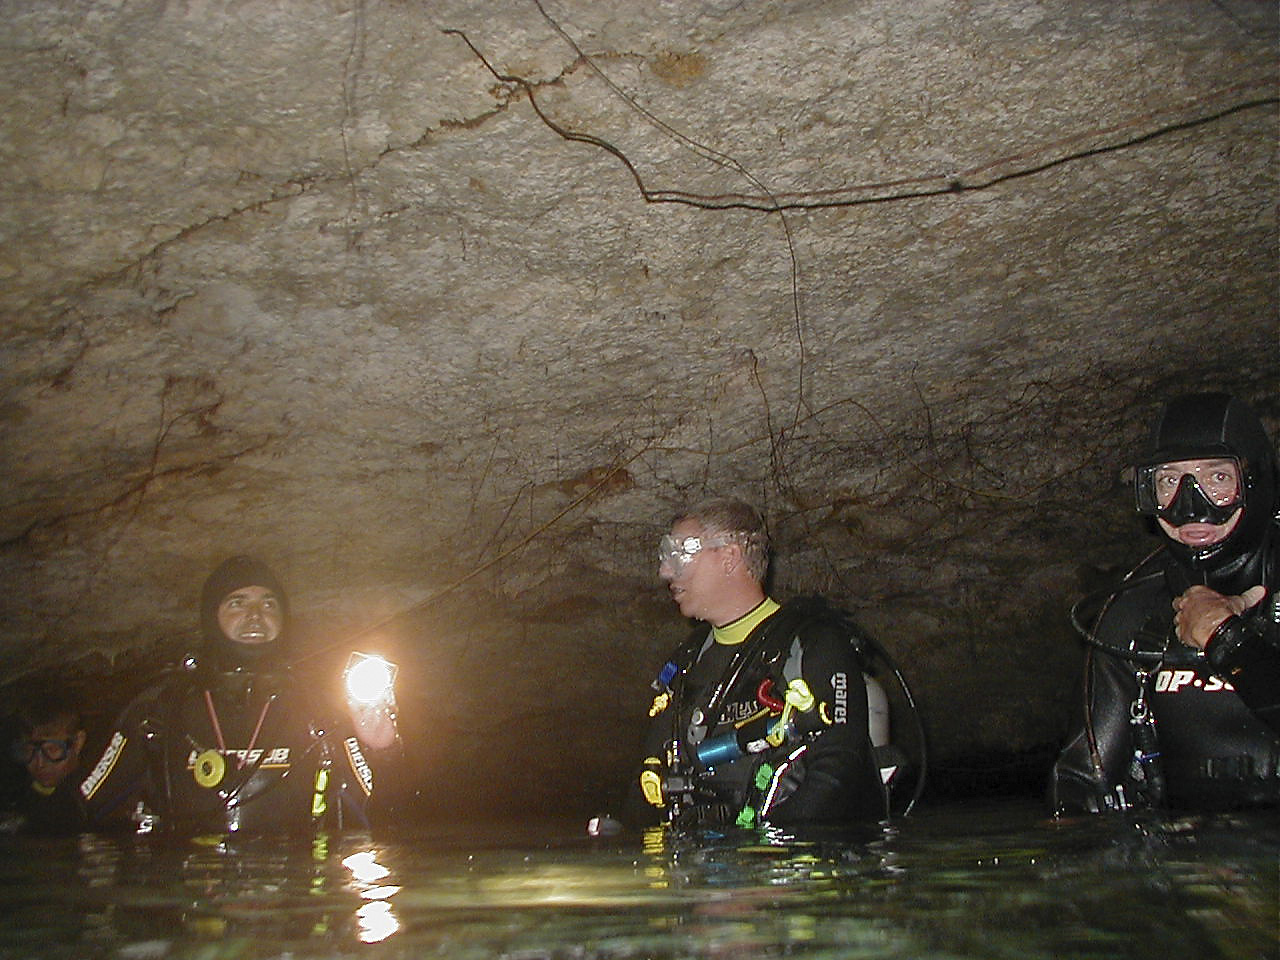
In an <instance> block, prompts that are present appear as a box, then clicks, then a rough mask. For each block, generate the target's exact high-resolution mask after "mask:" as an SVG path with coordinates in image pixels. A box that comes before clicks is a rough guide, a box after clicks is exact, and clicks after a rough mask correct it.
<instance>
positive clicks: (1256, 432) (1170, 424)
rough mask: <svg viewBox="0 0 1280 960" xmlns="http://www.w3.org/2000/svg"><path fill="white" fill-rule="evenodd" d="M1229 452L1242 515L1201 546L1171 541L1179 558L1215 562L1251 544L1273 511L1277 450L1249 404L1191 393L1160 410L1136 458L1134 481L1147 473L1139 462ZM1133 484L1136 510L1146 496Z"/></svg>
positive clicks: (1227, 396)
mask: <svg viewBox="0 0 1280 960" xmlns="http://www.w3.org/2000/svg"><path fill="white" fill-rule="evenodd" d="M1215 457H1223V458H1226V457H1233V458H1235V459H1236V460H1238V461H1239V462H1240V465H1241V467H1242V469H1243V476H1242V477H1241V478H1240V480H1241V493H1240V505H1241V508H1242V511H1243V513H1242V515H1241V517H1240V521H1239V523H1237V524H1236V527H1235V529H1234V530H1232V532H1231V534H1230V536H1228V537H1227V538H1226V539H1225V540H1222V541H1219V542H1218V543H1215V544H1212V545H1211V546H1209V547H1207V548H1203V549H1198V550H1192V549H1190V548H1189V547H1185V546H1183V545H1181V544H1178V543H1173V544H1172V549H1173V550H1174V553H1175V554H1176V555H1177V556H1178V558H1179V560H1182V561H1184V562H1189V563H1191V564H1192V565H1196V566H1200V565H1209V566H1217V565H1219V564H1222V563H1227V562H1230V561H1231V560H1233V559H1235V558H1236V557H1239V556H1240V555H1241V554H1243V553H1246V552H1248V551H1251V550H1253V549H1254V548H1255V547H1256V546H1257V545H1258V544H1259V543H1260V542H1261V540H1262V537H1263V535H1264V533H1265V531H1266V529H1267V526H1268V525H1269V524H1270V523H1271V522H1272V519H1273V518H1274V516H1275V512H1276V452H1275V448H1274V447H1273V446H1272V445H1271V440H1270V439H1269V438H1268V437H1267V432H1266V430H1265V428H1264V427H1263V426H1262V421H1261V420H1260V419H1259V418H1258V415H1257V414H1256V413H1255V412H1254V411H1253V409H1252V408H1251V407H1249V405H1248V404H1246V403H1244V401H1242V400H1239V399H1237V398H1235V397H1233V396H1231V395H1230V394H1226V393H1196V394H1188V395H1186V396H1181V397H1177V398H1175V399H1173V400H1171V401H1169V402H1168V403H1167V404H1165V406H1164V409H1163V410H1161V412H1160V415H1159V417H1157V419H1156V422H1155V426H1154V428H1153V429H1152V431H1151V436H1150V437H1149V438H1148V440H1147V442H1146V444H1145V445H1144V446H1143V448H1142V450H1141V452H1140V453H1139V456H1138V458H1137V461H1136V464H1135V465H1136V466H1137V467H1138V470H1137V471H1136V477H1135V482H1136V483H1137V484H1142V483H1144V482H1147V481H1148V480H1149V478H1150V472H1149V471H1144V470H1143V469H1142V468H1143V467H1148V466H1151V465H1153V464H1161V463H1171V462H1174V461H1178V460H1199V459H1211V458H1215ZM1144 493H1146V491H1144V490H1141V489H1136V490H1135V494H1136V496H1137V502H1138V505H1139V507H1138V508H1139V510H1140V511H1141V512H1144V513H1149V512H1150V511H1149V510H1148V509H1144V506H1143V505H1144V503H1149V502H1150V499H1151V498H1150V496H1144Z"/></svg>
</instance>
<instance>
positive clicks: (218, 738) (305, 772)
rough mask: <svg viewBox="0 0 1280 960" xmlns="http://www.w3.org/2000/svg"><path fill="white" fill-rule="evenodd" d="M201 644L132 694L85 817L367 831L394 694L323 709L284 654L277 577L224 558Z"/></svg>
mask: <svg viewBox="0 0 1280 960" xmlns="http://www.w3.org/2000/svg"><path fill="white" fill-rule="evenodd" d="M200 612H201V626H202V629H203V632H204V638H205V647H204V651H203V653H202V655H201V657H200V658H199V659H198V660H195V659H193V660H189V661H188V662H187V663H186V664H184V665H183V667H181V668H179V669H177V670H175V671H171V672H170V673H169V674H168V675H167V676H165V677H164V678H162V679H161V680H160V682H158V683H156V684H154V685H152V686H151V687H149V688H148V689H146V690H144V691H143V693H142V694H140V695H139V696H138V697H137V698H135V699H134V701H133V702H132V703H130V704H129V706H128V707H126V708H125V710H124V712H123V714H122V715H121V717H120V719H119V720H118V722H117V724H116V727H115V732H114V734H113V735H112V737H111V740H110V742H109V743H108V745H107V748H106V750H105V752H104V754H103V756H102V758H101V759H100V760H99V761H98V763H97V764H96V765H95V766H94V768H93V769H92V771H91V772H90V773H89V775H88V776H87V777H86V778H85V780H84V781H83V783H81V785H80V792H81V794H82V795H83V797H84V799H85V803H86V805H87V807H88V811H89V815H90V818H91V824H92V825H94V826H108V825H112V824H121V823H124V824H128V823H132V824H134V825H136V826H135V828H136V829H137V830H139V832H149V831H150V830H152V829H155V828H161V829H166V830H173V831H178V832H183V833H197V832H198V833H235V832H244V833H263V832H270V833H286V832H299V831H306V830H310V829H314V828H315V827H317V826H336V827H342V826H367V825H368V821H367V816H366V814H367V809H366V808H367V807H368V805H369V802H370V798H371V795H372V794H373V786H374V768H375V766H376V765H378V764H383V767H382V769H384V770H385V769H386V767H385V763H386V761H387V760H392V759H395V757H394V755H395V754H396V753H398V750H397V749H396V748H398V746H399V741H398V736H397V733H396V723H395V714H394V700H393V697H392V695H391V691H390V689H389V688H388V689H387V690H386V691H385V695H384V696H382V697H381V698H369V699H367V700H359V701H357V700H355V699H354V698H353V699H350V700H349V701H348V704H347V714H348V715H347V716H346V717H342V718H337V717H331V716H328V715H327V712H326V711H325V709H324V707H323V706H320V705H319V703H318V700H322V699H323V698H317V697H316V696H315V695H314V691H312V690H309V689H307V688H306V687H305V686H304V685H303V684H301V683H300V682H298V681H297V680H295V678H293V677H292V676H291V675H290V673H289V671H288V669H287V663H286V660H285V653H286V651H287V645H286V637H285V627H286V623H287V618H288V602H287V597H286V595H285V592H284V589H283V588H282V587H281V585H280V582H279V581H278V580H277V578H276V576H275V574H274V573H273V572H272V571H271V570H270V569H269V568H268V567H266V566H265V565H264V564H262V563H260V562H258V561H256V560H254V559H252V558H249V557H233V558H232V559H230V560H227V561H226V562H225V563H223V564H222V565H221V566H219V567H218V568H217V569H216V570H215V571H214V572H213V573H212V574H211V575H210V576H209V578H208V580H207V581H206V582H205V585H204V590H203V592H202V597H201V611H200Z"/></svg>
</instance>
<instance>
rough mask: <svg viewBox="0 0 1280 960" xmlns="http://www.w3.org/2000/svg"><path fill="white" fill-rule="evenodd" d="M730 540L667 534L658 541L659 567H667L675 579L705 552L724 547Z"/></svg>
mask: <svg viewBox="0 0 1280 960" xmlns="http://www.w3.org/2000/svg"><path fill="white" fill-rule="evenodd" d="M728 542H729V541H728V540H722V539H721V540H710V539H705V538H703V537H681V538H680V539H679V540H677V539H676V538H675V537H673V536H671V535H670V534H667V535H666V536H664V537H663V538H662V539H661V540H659V541H658V567H659V569H661V568H662V567H664V566H665V567H667V568H669V569H670V570H671V575H672V576H673V577H678V576H680V574H681V573H682V572H683V571H684V568H685V566H686V565H687V564H689V563H690V562H692V560H693V558H694V557H696V556H697V555H698V554H699V553H701V552H702V551H703V550H709V549H711V548H713V547H723V546H724V545H725V544H727V543H728Z"/></svg>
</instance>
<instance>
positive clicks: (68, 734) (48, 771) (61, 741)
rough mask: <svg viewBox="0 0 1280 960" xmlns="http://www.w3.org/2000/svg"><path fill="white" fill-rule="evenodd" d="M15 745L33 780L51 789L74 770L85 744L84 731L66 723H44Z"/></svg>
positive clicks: (46, 788)
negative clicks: (24, 760) (69, 726)
mask: <svg viewBox="0 0 1280 960" xmlns="http://www.w3.org/2000/svg"><path fill="white" fill-rule="evenodd" d="M16 746H17V748H18V749H19V750H20V751H21V752H22V753H23V754H24V755H25V758H26V767H27V773H29V774H30V775H31V780H32V782H33V783H35V784H37V785H38V786H40V787H42V788H44V789H45V790H52V789H53V788H54V787H56V786H57V785H58V784H60V783H61V782H62V781H63V780H65V779H66V778H67V775H68V774H69V773H71V772H72V771H73V770H75V768H76V763H77V761H78V760H79V759H80V750H81V749H82V748H83V747H84V731H83V730H74V729H69V728H68V727H67V725H66V724H65V723H57V722H54V723H43V724H40V725H39V726H37V727H36V728H35V729H34V730H32V731H31V734H30V736H28V737H27V738H26V739H25V740H19V741H18V743H17V745H16Z"/></svg>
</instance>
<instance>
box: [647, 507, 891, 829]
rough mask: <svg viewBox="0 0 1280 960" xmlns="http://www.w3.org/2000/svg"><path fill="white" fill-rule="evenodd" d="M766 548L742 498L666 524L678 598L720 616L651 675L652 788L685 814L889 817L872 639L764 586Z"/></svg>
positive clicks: (791, 820)
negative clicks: (873, 694) (866, 650)
mask: <svg viewBox="0 0 1280 960" xmlns="http://www.w3.org/2000/svg"><path fill="white" fill-rule="evenodd" d="M767 550H768V545H767V535H766V533H765V529H764V523H763V521H762V520H761V518H760V516H759V514H758V513H757V512H756V511H755V510H754V509H753V508H752V507H751V506H749V505H748V504H745V503H743V502H741V501H737V500H727V499H725V500H712V501H708V502H706V503H703V504H700V505H699V506H696V507H694V508H692V509H691V510H689V511H688V512H687V513H685V514H684V515H683V516H681V517H680V518H678V519H677V520H676V521H675V523H674V525H673V526H672V528H671V532H670V534H669V535H668V536H666V537H663V541H662V546H661V563H660V567H659V572H660V574H661V576H662V578H663V579H664V580H665V581H667V584H668V587H669V589H670V592H671V596H672V599H674V600H675V602H676V604H677V605H678V606H679V608H680V612H681V613H682V614H684V615H685V616H687V617H692V618H694V619H697V620H702V621H706V623H708V624H710V625H711V629H710V630H707V629H706V628H705V627H703V628H701V629H699V630H698V631H696V633H695V634H694V636H693V637H692V638H691V640H690V641H689V642H688V643H686V644H685V645H684V646H683V647H681V648H680V649H679V650H678V651H677V652H676V653H675V655H674V656H673V657H672V659H671V660H670V661H669V662H668V664H667V666H666V667H665V668H664V669H663V671H662V674H661V676H660V677H659V679H658V680H657V681H656V682H655V684H654V687H655V689H657V690H658V695H657V697H656V698H655V699H654V702H653V706H652V708H651V710H650V715H651V716H653V717H654V721H653V727H652V731H651V735H650V739H649V744H648V747H647V749H646V754H647V759H646V760H645V762H644V770H643V772H642V773H641V778H640V783H641V789H642V791H643V793H644V796H645V799H646V800H648V802H649V803H650V804H652V805H653V806H654V807H656V808H658V810H659V811H660V813H661V815H662V817H663V818H664V819H665V820H666V821H667V822H675V823H678V824H680V825H699V824H713V825H725V824H737V825H738V826H742V827H752V826H756V825H758V824H770V825H793V824H799V823H848V822H851V821H855V820H864V821H865V820H871V821H875V820H879V819H882V818H884V817H885V816H886V813H887V805H886V791H885V788H884V784H883V782H882V779H881V775H880V772H879V769H878V766H877V763H876V762H875V761H874V760H873V745H872V742H871V736H870V733H869V728H868V723H869V717H868V694H867V688H866V686H865V685H864V676H863V674H864V671H865V670H866V669H867V665H866V663H864V658H863V652H862V651H860V650H859V648H858V645H857V643H856V642H855V641H853V640H851V636H850V626H849V624H848V622H847V621H846V620H844V618H843V616H842V615H841V614H840V613H839V611H836V610H834V609H832V608H830V607H828V606H827V605H826V604H825V603H822V602H820V601H816V602H815V601H812V600H810V601H804V602H792V603H789V604H787V605H785V606H780V605H779V604H778V603H776V602H775V601H774V600H772V599H771V598H769V597H768V596H766V594H765V592H764V588H763V585H762V582H763V579H764V575H765V569H766V567H767V564H768V553H767Z"/></svg>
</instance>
